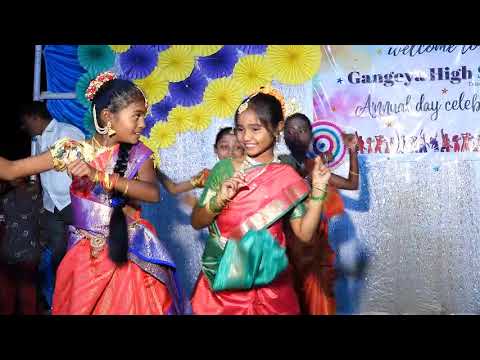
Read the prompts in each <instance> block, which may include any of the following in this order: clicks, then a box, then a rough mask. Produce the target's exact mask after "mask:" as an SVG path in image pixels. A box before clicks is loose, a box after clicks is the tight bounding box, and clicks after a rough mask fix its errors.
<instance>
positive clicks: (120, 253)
mask: <svg viewBox="0 0 480 360" xmlns="http://www.w3.org/2000/svg"><path fill="white" fill-rule="evenodd" d="M144 100H145V98H144V95H143V93H142V91H141V90H140V89H139V88H138V87H137V86H136V85H135V84H133V83H132V82H130V81H128V80H122V79H114V80H111V81H109V82H107V83H105V84H104V85H102V86H101V87H100V89H99V90H98V91H97V93H96V94H95V96H94V98H93V100H92V103H93V105H95V112H96V116H97V119H100V115H101V112H102V110H103V109H108V110H109V111H110V112H112V113H116V112H119V111H121V110H122V109H124V108H126V107H127V106H128V105H130V104H132V103H134V102H137V101H144ZM131 148H132V144H127V143H120V146H119V150H118V158H117V161H116V163H115V167H114V169H113V172H114V173H117V174H119V175H120V176H121V177H123V176H124V175H125V171H126V170H127V166H128V159H129V155H130V149H131ZM126 200H127V199H126V198H125V196H123V195H122V194H121V193H120V192H118V191H114V192H113V194H112V200H111V205H112V207H113V211H112V216H111V218H110V225H109V236H108V248H109V252H108V255H109V257H110V259H111V260H112V261H113V262H115V263H116V264H117V265H122V264H124V263H126V262H127V259H128V227H127V220H126V218H125V214H124V213H123V207H124V206H125V204H126Z"/></svg>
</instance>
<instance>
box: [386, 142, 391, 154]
mask: <svg viewBox="0 0 480 360" xmlns="http://www.w3.org/2000/svg"><path fill="white" fill-rule="evenodd" d="M385 154H390V148H389V146H388V140H387V141H385Z"/></svg>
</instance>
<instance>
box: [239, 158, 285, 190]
mask: <svg viewBox="0 0 480 360" xmlns="http://www.w3.org/2000/svg"><path fill="white" fill-rule="evenodd" d="M273 162H278V158H277V156H276V155H275V154H274V155H273V159H272V160H270V161H268V162H266V163H258V162H256V161H255V160H253V159H252V158H251V157H250V156H248V155H247V156H246V157H245V160H243V163H242V166H241V168H240V173H242V174H245V171H247V170H248V169H251V168H252V167H254V166H256V165H265V166H264V168H263V169H262V170H261V171H260V172H259V173H258V174H257V175H255V176H254V177H253V178H251V179H250V180H249V181H248V182H247V184H250V183H252V182H253V180H255V179H256V178H258V177H259V176H261V175H263V174H264V173H265V172H266V171H267V169H268V166H269V165H270V164H271V163H273ZM248 165H250V166H249V167H247V166H248Z"/></svg>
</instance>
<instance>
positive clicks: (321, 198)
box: [310, 193, 327, 201]
mask: <svg viewBox="0 0 480 360" xmlns="http://www.w3.org/2000/svg"><path fill="white" fill-rule="evenodd" d="M326 197H327V193H323V194H322V195H320V196H314V195H313V194H310V200H313V201H323V200H325V199H326Z"/></svg>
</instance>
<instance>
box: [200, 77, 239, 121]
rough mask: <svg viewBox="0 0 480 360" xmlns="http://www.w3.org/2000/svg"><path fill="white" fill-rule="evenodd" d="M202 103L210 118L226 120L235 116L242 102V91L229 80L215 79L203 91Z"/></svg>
mask: <svg viewBox="0 0 480 360" xmlns="http://www.w3.org/2000/svg"><path fill="white" fill-rule="evenodd" d="M203 101H204V104H205V106H206V107H207V111H209V112H210V113H211V114H212V116H216V117H219V118H226V117H229V116H233V115H234V114H235V111H236V110H237V107H238V106H239V105H240V102H241V101H242V91H241V90H240V87H239V86H238V85H237V84H236V82H235V81H234V80H233V79H231V78H220V79H216V80H213V81H211V82H210V83H209V84H208V86H207V88H206V89H205V93H204V95H203Z"/></svg>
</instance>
